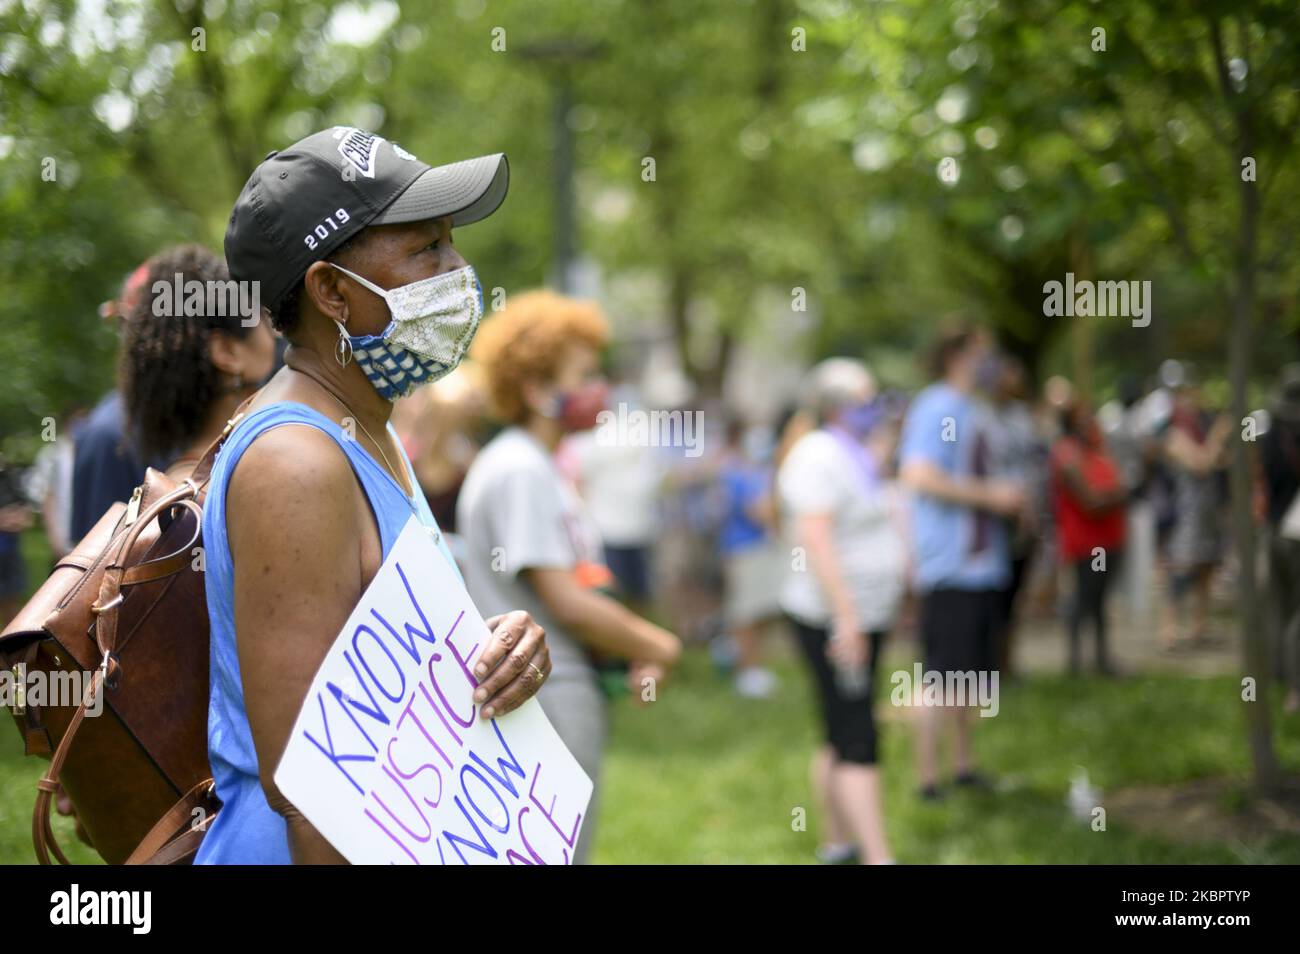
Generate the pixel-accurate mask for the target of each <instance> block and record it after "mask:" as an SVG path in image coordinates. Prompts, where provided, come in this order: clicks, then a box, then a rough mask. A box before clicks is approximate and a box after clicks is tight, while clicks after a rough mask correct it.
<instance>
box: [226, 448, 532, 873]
mask: <svg viewBox="0 0 1300 954" xmlns="http://www.w3.org/2000/svg"><path fill="white" fill-rule="evenodd" d="M361 493H362V490H361V488H360V487H359V486H358V484H357V482H356V478H355V477H354V475H353V473H352V468H351V465H349V464H348V462H347V458H346V457H345V456H344V455H343V454H342V453H341V452H340V451H339V448H338V446H337V445H336V444H335V443H334V441H333V440H332V439H331V438H330V437H328V436H327V435H325V434H323V433H321V432H319V431H316V430H314V429H311V428H305V427H303V428H276V429H274V430H271V431H268V432H266V433H265V434H263V435H261V436H259V437H258V439H257V440H256V441H254V442H253V444H252V445H251V446H250V447H249V448H248V450H247V451H245V453H244V456H243V457H242V458H241V460H240V462H239V465H238V466H237V467H236V468H235V472H234V474H233V475H232V477H231V480H230V485H229V488H228V491H227V495H226V502H227V532H228V535H229V538H230V552H231V557H232V560H233V563H234V592H235V599H234V616H235V631H236V645H237V649H238V653H239V666H240V674H241V677H242V679H243V687H244V705H245V710H246V712H247V715H248V724H249V729H250V730H251V732H252V736H253V744H254V747H255V749H256V751H257V764H258V770H259V775H260V778H261V783H262V789H263V791H264V792H265V793H266V798H267V802H268V803H269V804H270V806H271V808H273V809H274V810H275V811H277V812H279V813H280V814H281V815H283V816H284V818H285V820H286V822H287V824H288V832H289V849H290V852H291V854H292V857H293V859H294V861H295V862H296V863H298V864H317V863H343V862H344V858H343V856H342V855H341V854H339V852H338V851H337V850H335V848H334V847H333V846H332V845H330V844H329V842H328V841H326V840H325V838H324V837H323V836H322V835H321V834H320V833H319V832H318V831H317V830H316V829H315V827H314V826H313V825H312V824H311V823H310V822H309V821H307V819H306V818H305V817H303V816H302V814H301V813H300V812H298V810H297V809H296V808H295V807H294V806H293V804H292V803H290V802H289V801H288V800H287V799H286V798H285V797H284V796H283V795H282V794H281V793H280V791H279V790H278V789H277V787H276V785H275V780H274V774H275V769H276V767H277V765H278V764H279V761H280V757H281V755H282V754H283V753H284V749H285V746H286V744H287V743H288V740H289V734H290V732H292V731H293V725H294V723H295V721H297V718H298V713H299V711H300V710H301V708H302V703H303V700H304V699H305V698H306V696H307V692H308V691H309V690H310V688H311V684H312V681H313V679H315V676H316V673H317V671H318V670H319V669H320V665H321V663H322V662H323V661H324V659H325V656H326V654H327V653H328V652H329V649H330V647H331V646H332V645H333V643H334V640H335V639H336V638H337V636H338V633H339V630H340V629H341V628H342V627H343V625H344V623H346V622H347V618H348V616H349V615H351V613H352V610H353V609H354V608H355V607H356V604H357V601H358V600H359V599H360V597H361V594H362V591H363V589H364V586H365V583H366V582H368V581H365V580H363V579H362V569H361V562H360V549H361V548H360V545H361V534H362V530H363V528H362V526H361V525H360V523H359V521H360V517H359V515H360V514H362V513H366V512H367V511H366V510H365V508H364V507H363V506H362V503H363V502H362V501H361V500H360V499H359V497H358V495H359V494H361ZM325 513H328V514H329V515H330V518H329V519H322V516H323V514H325ZM488 628H489V629H490V630H491V631H492V636H491V638H490V640H489V641H488V642H487V644H486V645H485V646H484V648H483V650H482V653H481V655H480V657H479V660H478V663H477V664H476V670H477V669H478V668H479V667H482V668H483V669H484V670H486V672H485V673H484V674H483V675H479V679H480V685H479V687H478V688H477V689H476V690H475V692H476V694H481V695H482V698H481V699H479V698H477V695H476V702H479V704H480V706H481V709H480V713H481V716H482V717H483V718H490V717H496V716H500V715H503V714H505V713H506V712H509V711H511V710H512V709H514V708H516V707H517V706H519V705H520V704H522V703H523V702H524V700H525V699H527V698H528V697H530V696H532V695H533V694H534V693H535V692H536V691H537V689H538V688H539V687H540V685H541V683H542V681H543V679H544V677H545V675H546V674H548V673H549V672H550V669H551V664H550V657H549V653H548V652H547V650H546V646H545V643H544V638H543V637H544V634H543V632H542V629H541V627H539V626H538V625H537V624H536V623H535V622H533V620H532V619H531V617H529V615H528V614H527V613H522V612H513V613H507V614H504V615H503V616H498V617H494V618H493V619H491V620H489V621H488ZM529 663H532V664H533V666H536V667H537V669H540V670H541V676H539V675H538V674H537V672H536V671H535V670H534V669H533V668H532V667H530V666H529ZM476 675H478V673H477V672H476ZM489 710H490V711H489Z"/></svg>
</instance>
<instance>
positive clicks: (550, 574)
mask: <svg viewBox="0 0 1300 954" xmlns="http://www.w3.org/2000/svg"><path fill="white" fill-rule="evenodd" d="M608 338H609V326H608V323H607V322H606V320H605V317H604V315H603V314H601V312H600V310H599V309H598V308H597V307H596V306H595V305H594V304H592V303H590V302H583V301H576V300H574V299H571V298H565V297H563V296H561V295H557V294H554V293H553V292H547V291H537V292H528V293H525V294H521V295H516V296H514V297H512V298H511V300H510V303H509V304H508V305H507V306H506V308H505V309H504V310H502V311H501V312H500V313H499V314H497V315H496V316H494V317H492V318H490V319H488V320H487V321H485V322H483V326H482V328H481V329H479V332H478V335H477V336H476V338H475V340H474V344H473V346H472V349H471V353H472V354H473V356H474V358H475V360H476V361H478V362H479V363H480V365H481V367H482V369H483V372H484V377H485V379H486V382H487V388H488V395H489V398H490V399H491V402H492V406H493V409H494V411H495V412H496V415H497V416H498V417H499V418H501V419H502V420H504V421H506V422H507V424H508V425H509V426H508V427H506V429H505V430H503V431H502V432H501V433H500V434H498V435H497V436H496V437H495V438H493V439H492V440H491V441H489V442H488V444H487V445H486V446H485V447H484V448H483V449H482V450H481V451H480V452H479V454H478V456H477V457H476V458H475V459H474V463H473V464H472V465H470V469H469V473H468V474H467V475H466V477H465V483H464V485H463V486H462V487H461V492H460V499H459V500H458V501H457V505H456V528H457V530H458V531H459V532H460V534H461V535H462V536H463V538H464V541H465V552H466V555H465V561H464V565H463V566H462V568H461V569H462V571H463V572H464V575H465V585H466V588H467V589H468V590H469V594H470V596H471V597H472V598H473V600H474V604H475V605H476V606H477V607H478V608H479V610H480V611H481V612H483V613H485V614H489V615H490V614H494V613H496V612H498V610H497V609H496V608H495V607H524V608H526V609H527V610H528V611H529V612H530V613H531V614H532V615H533V618H534V619H536V620H537V622H539V623H540V624H541V625H542V626H543V627H544V628H545V630H546V643H547V646H548V647H549V648H550V654H551V665H552V669H551V673H550V676H549V677H548V678H547V680H546V682H545V683H543V684H542V688H541V689H540V690H539V691H538V693H537V700H538V701H539V702H540V703H541V705H542V709H543V710H544V711H545V713H546V715H547V718H549V719H550V721H551V724H552V725H553V726H554V727H555V731H556V732H557V733H558V734H559V736H560V738H561V739H562V740H563V741H564V744H565V745H566V746H567V747H568V749H569V751H570V752H572V753H573V756H574V758H576V759H577V760H578V763H579V764H580V765H581V766H582V767H583V770H584V771H586V773H587V775H588V776H589V777H590V778H591V780H592V782H593V783H594V784H595V786H596V787H595V790H594V792H593V793H592V801H591V804H590V805H589V806H588V808H587V819H586V821H585V822H584V823H583V828H582V834H581V835H580V836H579V837H578V842H577V845H576V846H575V848H574V854H573V859H572V860H573V862H574V863H575V864H578V863H582V862H584V861H585V860H586V859H587V856H588V854H589V853H590V850H591V844H592V841H593V838H594V832H595V825H594V822H595V820H596V816H597V810H596V806H597V799H598V795H599V793H600V791H601V784H600V766H601V761H602V756H603V753H604V748H605V739H606V735H607V733H608V713H607V711H606V701H605V696H604V691H603V689H602V682H601V680H600V678H599V676H598V673H597V670H596V666H595V663H596V661H597V658H596V657H599V660H600V661H602V662H603V661H607V660H609V659H619V660H626V661H627V662H628V664H629V668H628V672H627V685H628V688H630V689H631V690H632V693H633V695H632V700H633V701H634V702H642V703H644V702H650V701H653V700H654V699H655V697H656V695H655V694H656V693H657V692H658V691H660V690H662V687H663V682H664V680H665V679H666V678H667V675H668V672H669V671H670V670H671V669H672V667H673V665H674V664H675V663H676V661H677V658H678V656H679V655H680V653H681V643H680V641H679V640H678V638H677V637H676V636H675V635H673V634H672V633H670V632H668V631H667V630H665V629H663V628H661V627H659V626H656V625H655V624H654V623H651V622H650V621H649V620H646V619H643V618H642V617H640V616H638V615H636V614H635V613H633V612H631V611H630V610H629V609H627V608H626V607H625V606H623V604H622V603H620V602H619V601H618V600H616V599H615V598H614V597H613V595H612V591H613V589H614V586H613V584H614V579H613V576H612V574H611V573H610V572H609V569H608V568H607V567H606V566H605V565H604V563H603V562H602V555H601V545H600V535H599V533H598V532H597V530H596V527H595V524H594V523H593V521H592V520H591V519H590V518H589V516H588V514H587V510H586V508H585V507H584V506H583V503H582V501H581V500H580V499H579V497H578V495H577V493H576V492H575V490H574V488H573V486H572V484H571V482H570V481H569V480H568V478H566V477H565V476H564V474H563V473H562V472H561V471H560V468H559V467H558V466H557V465H556V461H555V451H556V448H557V447H558V446H559V444H560V441H561V440H562V439H563V438H564V437H565V436H566V435H568V434H573V433H576V432H578V431H583V430H587V429H590V428H592V427H594V426H595V425H596V419H597V415H598V414H599V413H600V411H601V410H602V409H604V407H605V400H606V385H605V380H604V377H603V375H602V374H601V370H600V351H601V349H602V348H603V347H604V346H605V344H606V342H607V341H608Z"/></svg>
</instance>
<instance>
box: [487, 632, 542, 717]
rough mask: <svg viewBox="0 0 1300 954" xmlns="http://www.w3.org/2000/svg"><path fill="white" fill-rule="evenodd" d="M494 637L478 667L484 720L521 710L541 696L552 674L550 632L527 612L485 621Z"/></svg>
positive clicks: (489, 641) (490, 640)
mask: <svg viewBox="0 0 1300 954" xmlns="http://www.w3.org/2000/svg"><path fill="white" fill-rule="evenodd" d="M484 622H486V623H487V628H488V631H489V632H491V634H492V636H491V638H490V639H489V640H488V643H487V645H486V646H484V647H483V652H481V653H479V657H478V662H476V663H475V664H474V676H475V678H476V679H478V681H479V684H478V688H477V689H475V690H474V702H475V703H477V704H478V705H479V706H480V709H479V713H480V717H481V718H484V719H495V718H497V717H498V716H503V715H505V714H506V713H507V712H512V711H514V710H515V709H518V708H519V707H520V706H521V705H523V704H524V702H526V701H527V700H528V699H531V698H532V697H533V696H535V695H536V694H537V690H538V689H540V688H541V687H542V683H543V682H545V681H546V677H547V676H549V675H550V674H551V651H550V649H548V648H547V646H546V630H544V629H542V627H541V626H539V625H537V622H536V621H535V620H534V619H533V618H532V616H530V615H529V614H528V613H526V612H524V611H523V610H514V611H512V612H509V613H502V614H501V615H500V616H493V617H492V618H491V619H488V620H484Z"/></svg>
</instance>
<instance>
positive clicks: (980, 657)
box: [899, 324, 1025, 799]
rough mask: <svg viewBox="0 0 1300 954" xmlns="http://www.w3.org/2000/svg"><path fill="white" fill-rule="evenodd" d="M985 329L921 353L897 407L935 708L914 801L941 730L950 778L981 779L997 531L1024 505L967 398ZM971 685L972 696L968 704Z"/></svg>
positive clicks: (1003, 549) (1004, 561) (1006, 576)
mask: <svg viewBox="0 0 1300 954" xmlns="http://www.w3.org/2000/svg"><path fill="white" fill-rule="evenodd" d="M995 360H996V358H995V357H994V356H993V352H992V340H991V338H990V336H989V335H988V333H987V332H985V331H983V330H981V329H979V328H978V327H975V326H971V325H968V324H964V325H959V326H955V327H953V328H951V329H949V330H946V331H945V332H944V333H943V334H942V335H941V336H940V338H939V340H938V342H937V344H936V346H935V348H934V350H933V352H932V355H931V373H932V374H933V376H934V378H935V382H934V383H933V384H931V385H930V386H929V387H927V388H925V389H924V390H923V391H921V393H920V394H918V395H917V396H916V399H915V400H914V401H913V402H912V406H911V407H910V409H909V410H908V414H907V420H906V422H905V423H904V426H903V438H902V444H901V448H900V455H899V457H900V476H901V478H902V480H903V482H904V483H905V484H907V485H908V486H910V487H911V488H912V490H913V492H914V498H913V504H912V509H911V513H910V520H909V526H910V529H911V535H912V555H913V560H914V563H915V567H916V571H915V584H916V588H917V590H918V591H919V593H920V597H921V600H920V602H921V606H920V611H921V612H920V623H921V642H922V646H923V650H924V656H925V660H924V665H925V669H926V679H934V678H942V680H943V685H944V687H945V692H944V694H943V698H942V699H941V700H939V701H938V703H937V704H935V703H934V702H930V701H928V700H927V709H926V711H925V713H924V718H923V719H922V722H921V725H922V732H921V744H920V746H919V752H918V755H919V769H920V772H919V774H920V781H921V795H922V797H923V798H927V799H932V798H937V797H938V796H939V787H938V765H937V758H936V756H937V751H938V739H939V732H940V729H941V727H945V724H946V727H948V728H951V729H952V733H953V760H954V763H955V765H954V769H955V772H954V775H955V777H954V781H955V782H956V783H957V784H958V785H983V784H985V783H986V782H987V779H985V778H984V777H983V776H982V775H980V774H979V773H977V772H976V771H975V761H974V752H973V750H972V747H971V726H972V715H973V714H972V712H971V709H972V707H974V706H975V705H981V706H982V705H985V704H988V703H991V705H990V709H991V711H996V708H995V707H996V698H990V697H991V696H992V695H993V694H995V693H996V687H997V682H996V681H995V677H996V675H997V666H998V663H997V645H998V644H997V640H998V637H999V635H1000V633H1001V632H1002V628H1003V625H1004V623H1005V613H1006V596H1005V588H1006V586H1007V585H1008V583H1009V582H1010V579H1011V558H1010V552H1009V541H1008V524H1009V523H1011V522H1013V521H1014V520H1015V519H1017V518H1018V517H1019V515H1020V512H1021V510H1022V509H1023V507H1024V502H1025V494H1024V489H1023V487H1022V485H1021V484H1020V483H1019V482H1017V481H1013V480H1007V479H1004V478H999V477H997V476H995V473H996V471H995V468H994V465H995V460H994V450H995V447H996V441H997V432H996V430H995V426H994V422H993V421H992V420H991V418H990V415H989V414H988V412H987V410H986V409H985V408H984V407H983V406H982V405H980V404H979V403H978V402H977V401H976V400H975V399H974V396H973V392H974V390H975V387H976V381H977V380H979V379H980V378H981V377H986V376H987V370H986V369H987V364H988V362H989V361H995ZM971 689H976V690H977V692H976V693H975V698H971V695H972V693H971Z"/></svg>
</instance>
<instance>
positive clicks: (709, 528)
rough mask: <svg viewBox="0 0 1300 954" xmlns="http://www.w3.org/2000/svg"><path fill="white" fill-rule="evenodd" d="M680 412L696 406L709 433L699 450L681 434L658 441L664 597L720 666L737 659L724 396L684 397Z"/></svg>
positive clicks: (680, 625) (659, 572) (687, 634)
mask: <svg viewBox="0 0 1300 954" xmlns="http://www.w3.org/2000/svg"><path fill="white" fill-rule="evenodd" d="M674 410H675V411H677V412H679V413H681V414H698V415H699V416H700V417H699V420H700V421H701V422H702V433H703V439H702V441H701V444H700V446H699V448H698V453H697V452H696V451H691V450H690V449H689V448H687V447H685V446H684V444H682V443H681V442H677V443H676V444H673V445H671V446H666V447H660V448H659V449H658V452H659V454H658V459H659V461H660V465H659V466H660V472H661V473H662V474H663V482H662V488H663V496H662V498H661V507H660V512H661V514H662V517H663V522H662V524H661V526H660V529H659V539H658V542H657V548H656V553H655V565H656V573H655V577H656V579H657V581H658V584H659V604H660V605H661V606H662V607H663V610H664V612H665V613H667V614H668V619H669V621H670V626H671V627H672V628H673V630H674V631H676V632H678V633H680V634H681V637H682V639H683V640H685V641H686V642H687V643H688V644H694V645H707V646H708V647H709V648H710V651H711V653H712V656H713V660H714V663H715V664H716V665H717V666H719V668H721V669H724V670H730V669H731V668H732V667H733V666H734V665H735V654H734V652H733V651H732V650H733V649H734V647H733V646H731V645H730V643H729V641H728V640H727V639H725V638H723V637H725V634H726V620H725V616H724V609H725V608H724V606H723V599H724V589H725V586H724V581H723V566H722V561H721V560H720V559H719V557H718V534H719V532H720V531H721V527H722V522H723V519H724V516H725V511H726V500H725V499H724V495H723V490H722V484H721V483H720V482H719V479H718V475H719V468H720V466H721V463H722V458H723V445H724V444H725V442H726V441H725V426H724V425H723V423H722V422H723V420H724V418H725V412H724V411H723V408H722V405H721V403H720V402H717V401H711V402H708V403H707V404H705V405H704V406H702V407H691V406H690V405H689V404H685V405H682V406H679V407H676V408H674Z"/></svg>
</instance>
